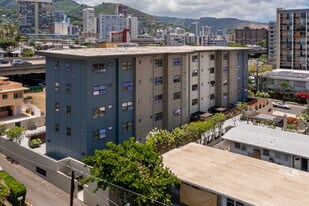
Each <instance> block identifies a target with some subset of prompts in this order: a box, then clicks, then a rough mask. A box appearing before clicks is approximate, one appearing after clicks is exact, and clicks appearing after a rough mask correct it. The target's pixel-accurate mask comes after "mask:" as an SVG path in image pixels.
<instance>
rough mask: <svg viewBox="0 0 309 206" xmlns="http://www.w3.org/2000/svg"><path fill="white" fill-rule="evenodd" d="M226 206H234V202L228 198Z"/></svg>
mask: <svg viewBox="0 0 309 206" xmlns="http://www.w3.org/2000/svg"><path fill="white" fill-rule="evenodd" d="M226 206H234V200H233V199H230V198H227V201H226Z"/></svg>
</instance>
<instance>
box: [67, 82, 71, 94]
mask: <svg viewBox="0 0 309 206" xmlns="http://www.w3.org/2000/svg"><path fill="white" fill-rule="evenodd" d="M66 90H67V94H71V84H67V87H66Z"/></svg>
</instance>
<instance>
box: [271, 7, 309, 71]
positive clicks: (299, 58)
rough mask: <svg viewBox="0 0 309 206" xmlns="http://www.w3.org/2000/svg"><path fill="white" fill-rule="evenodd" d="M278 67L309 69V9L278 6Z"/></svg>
mask: <svg viewBox="0 0 309 206" xmlns="http://www.w3.org/2000/svg"><path fill="white" fill-rule="evenodd" d="M276 24H277V27H276V29H277V34H276V36H277V38H276V39H277V53H276V54H277V59H276V61H277V63H276V65H277V69H295V70H309V69H308V68H309V66H308V65H309V59H308V47H309V45H308V36H309V30H308V24H309V9H292V10H285V9H284V8H277V22H276Z"/></svg>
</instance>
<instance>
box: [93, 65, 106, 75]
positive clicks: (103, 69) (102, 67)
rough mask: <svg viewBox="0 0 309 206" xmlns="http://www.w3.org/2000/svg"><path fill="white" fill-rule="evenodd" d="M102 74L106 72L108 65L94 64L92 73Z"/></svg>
mask: <svg viewBox="0 0 309 206" xmlns="http://www.w3.org/2000/svg"><path fill="white" fill-rule="evenodd" d="M101 72H106V64H105V63H101V64H93V65H92V73H101Z"/></svg>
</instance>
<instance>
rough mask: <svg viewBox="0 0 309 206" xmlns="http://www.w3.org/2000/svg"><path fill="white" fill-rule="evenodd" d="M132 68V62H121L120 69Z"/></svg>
mask: <svg viewBox="0 0 309 206" xmlns="http://www.w3.org/2000/svg"><path fill="white" fill-rule="evenodd" d="M132 69H133V62H132V61H128V62H122V70H132Z"/></svg>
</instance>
